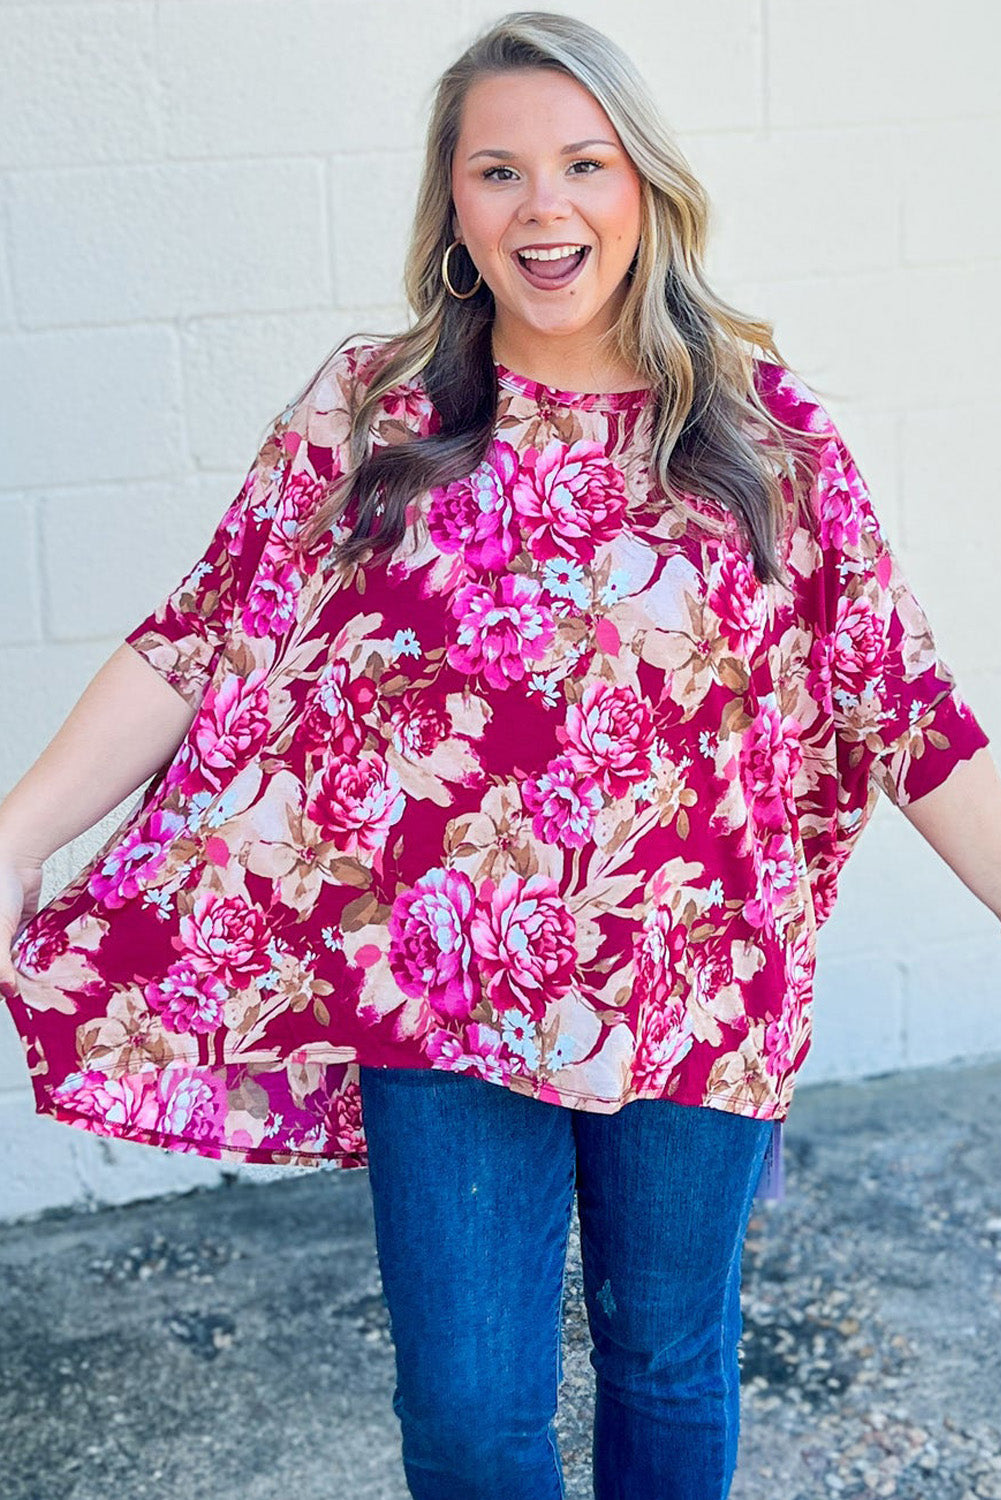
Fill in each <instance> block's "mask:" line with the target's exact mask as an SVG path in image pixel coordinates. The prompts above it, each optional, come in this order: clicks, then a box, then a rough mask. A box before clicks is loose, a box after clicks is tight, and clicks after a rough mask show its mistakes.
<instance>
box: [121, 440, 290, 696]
mask: <svg viewBox="0 0 1001 1500" xmlns="http://www.w3.org/2000/svg"><path fill="white" fill-rule="evenodd" d="M287 466H288V454H287V449H286V447H285V445H284V444H283V442H282V427H281V424H280V423H279V422H276V423H275V424H274V425H273V427H272V429H271V431H270V432H269V435H268V437H267V438H266V440H265V441H264V443H263V444H262V446H261V448H260V451H259V452H258V454H257V457H256V459H255V460H254V463H253V464H252V465H251V468H250V470H249V472H248V474H247V477H246V479H245V481H244V483H243V486H242V488H241V490H240V492H239V494H237V495H236V497H235V499H233V501H232V502H231V503H230V505H229V506H228V507H227V509H226V511H225V513H224V514H223V516H222V518H221V520H220V521H219V523H218V525H217V526H216V528H215V530H214V531H213V533H212V536H211V537H210V539H209V542H208V545H207V546H206V548H205V550H204V552H203V553H202V555H201V556H200V557H199V558H198V559H197V561H196V562H194V563H193V564H192V566H191V567H190V568H189V569H188V571H187V572H186V573H185V575H184V577H183V578H182V579H181V580H180V582H179V583H177V584H176V585H175V586H174V588H172V589H171V590H170V592H169V593H168V594H167V595H166V596H165V597H164V598H162V599H161V600H160V602H159V603H158V604H157V605H156V607H155V608H154V609H153V610H151V611H150V613H149V614H148V615H147V616H146V617H145V619H142V620H140V621H139V623H138V624H137V625H135V626H134V627H133V629H132V630H130V631H129V632H128V634H127V635H126V636H125V637H124V640H125V641H126V642H127V643H128V645H130V646H132V647H133V649H134V650H136V651H138V652H139V654H140V655H141V656H143V657H145V659H146V660H147V661H148V662H149V664H150V666H151V667H153V668H154V669H155V670H156V671H157V672H159V673H160V675H161V677H163V678H164V679H165V680H166V681H167V682H169V683H170V685H171V687H173V688H175V689H176V690H177V692H178V693H180V695H181V697H182V698H184V699H185V700H186V702H188V703H189V704H191V706H192V707H193V708H197V707H198V705H199V703H200V702H201V699H202V696H203V694H204V692H205V688H206V685H207V684H208V682H209V680H210V679H211V677H212V674H213V672H214V671H215V667H216V663H217V661H218V659H219V656H220V654H221V652H222V649H223V646H224V644H225V642H226V639H227V637H228V635H229V633H230V628H231V624H232V621H233V617H234V612H235V610H236V608H237V607H238V605H239V603H240V601H241V600H242V599H243V598H244V597H245V594H246V590H247V588H248V586H249V584H250V582H251V580H252V578H253V575H254V572H255V569H256V567H257V564H258V563H259V561H260V558H261V554H262V552H263V550H264V547H265V544H266V542H267V538H268V534H269V531H270V527H271V524H272V522H273V521H274V518H275V516H276V514H277V505H278V497H279V493H280V488H281V483H282V478H283V476H284V474H285V472H286V469H287Z"/></svg>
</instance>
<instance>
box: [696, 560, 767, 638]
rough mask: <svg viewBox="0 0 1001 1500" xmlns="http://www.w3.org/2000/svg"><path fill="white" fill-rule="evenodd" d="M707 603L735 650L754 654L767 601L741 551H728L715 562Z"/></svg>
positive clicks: (762, 629)
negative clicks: (717, 617)
mask: <svg viewBox="0 0 1001 1500" xmlns="http://www.w3.org/2000/svg"><path fill="white" fill-rule="evenodd" d="M708 603H709V608H710V609H711V610H713V611H714V612H715V613H716V614H717V615H718V616H719V622H720V626H721V628H722V629H723V630H724V631H725V633H726V635H727V637H728V638H729V640H730V643H731V646H732V649H733V650H734V651H735V652H737V654H738V655H740V656H743V657H744V658H745V659H747V658H749V657H751V656H753V655H754V653H755V651H756V650H757V649H758V646H759V645H760V644H761V640H762V637H763V635H764V632H765V627H766V625H767V623H768V603H767V600H766V598H765V591H764V589H763V588H762V586H761V584H760V583H759V582H758V580H757V578H756V577H755V575H754V570H753V568H752V566H751V564H750V562H749V561H748V559H747V558H746V557H743V556H741V554H740V553H739V552H726V553H725V554H724V555H723V557H722V558H720V559H718V560H717V561H716V562H715V563H714V564H713V566H712V568H711V570H710V573H709V579H708Z"/></svg>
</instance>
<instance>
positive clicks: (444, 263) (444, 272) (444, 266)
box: [441, 240, 483, 302]
mask: <svg viewBox="0 0 1001 1500" xmlns="http://www.w3.org/2000/svg"><path fill="white" fill-rule="evenodd" d="M461 243H462V241H461V240H453V241H452V243H451V244H450V245H449V247H448V249H447V250H446V251H445V254H444V255H443V256H442V258H441V279H442V281H443V282H444V283H445V285H446V286H447V287H448V290H449V291H450V292H451V293H452V296H453V297H457V298H458V299H459V301H460V302H465V300H466V298H467V297H471V296H472V295H473V293H474V292H478V291H479V289H480V283H481V282H482V280H483V276H482V275H481V274H480V273H479V272H477V275H476V281H475V283H474V284H473V285H472V286H471V287H470V288H469V291H468V292H457V291H456V290H455V287H454V286H453V285H452V283H451V282H450V281H449V279H448V257H449V256H450V255H451V253H452V251H453V250H454V249H455V247H456V245H460V244H461ZM467 253H468V252H467Z"/></svg>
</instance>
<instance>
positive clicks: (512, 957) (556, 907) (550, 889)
mask: <svg viewBox="0 0 1001 1500" xmlns="http://www.w3.org/2000/svg"><path fill="white" fill-rule="evenodd" d="M575 931H576V924H575V923H574V919H573V915H572V914H571V912H570V911H568V909H567V907H566V905H565V903H564V901H563V900H562V898H561V896H560V894H559V891H558V889H557V886H556V882H555V881H554V880H550V879H549V878H548V877H546V876H544V875H531V876H529V878H528V879H527V880H526V879H525V878H524V877H523V876H521V875H516V874H514V873H513V872H512V873H509V874H507V875H505V876H504V878H503V880H502V881H501V882H500V884H499V885H494V883H493V881H492V880H487V881H485V882H484V884H483V888H482V890H481V892H480V897H479V901H478V902H477V907H476V912H475V914H474V916H473V922H472V934H473V944H474V947H475V949H476V956H477V959H478V962H479V967H480V972H481V974H482V975H483V981H484V988H485V990H486V993H487V995H488V997H489V999H490V1000H491V1002H492V1003H493V1005H494V1006H495V1007H496V1009H498V1010H507V1009H509V1008H511V1007H512V1006H520V1007H521V1008H522V1009H523V1010H527V1011H528V1013H529V1015H531V1016H532V1018H533V1019H534V1020H537V1021H539V1020H541V1019H542V1018H543V1016H544V1015H545V1013H546V1007H547V1006H548V1005H549V1003H550V1001H552V1000H556V999H558V998H559V997H560V995H562V994H564V993H565V991H566V990H568V989H569V987H570V983H571V980H572V978H573V971H574V966H575V964H576V961H577V954H576V949H575V947H574V936H575Z"/></svg>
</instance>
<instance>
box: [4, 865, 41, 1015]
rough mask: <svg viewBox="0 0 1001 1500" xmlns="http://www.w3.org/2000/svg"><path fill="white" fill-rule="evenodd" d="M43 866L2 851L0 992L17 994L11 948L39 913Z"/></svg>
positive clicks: (15, 973) (15, 972)
mask: <svg viewBox="0 0 1001 1500" xmlns="http://www.w3.org/2000/svg"><path fill="white" fill-rule="evenodd" d="M41 894H42V866H41V865H40V864H37V863H35V862H34V861H32V860H21V859H18V858H16V857H15V856H13V855H11V854H6V853H3V852H2V851H0V992H2V991H3V990H5V989H7V990H13V991H14V992H15V993H16V992H17V971H16V970H15V968H14V964H13V961H12V959H11V952H10V950H11V946H12V945H13V942H14V939H15V937H16V936H17V934H18V933H19V932H20V930H21V928H22V927H24V926H25V924H26V923H27V922H30V920H31V918H32V917H33V916H34V915H35V913H36V912H37V911H38V906H39V901H40V899H41Z"/></svg>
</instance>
